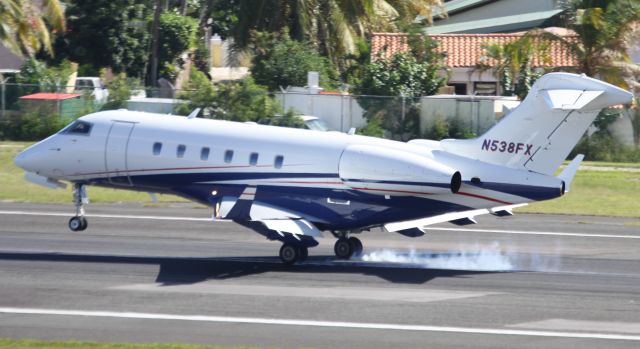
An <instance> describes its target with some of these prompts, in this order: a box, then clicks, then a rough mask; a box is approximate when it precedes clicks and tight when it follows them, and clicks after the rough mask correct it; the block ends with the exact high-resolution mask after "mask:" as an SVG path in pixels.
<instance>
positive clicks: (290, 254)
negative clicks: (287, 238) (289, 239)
mask: <svg viewBox="0 0 640 349" xmlns="http://www.w3.org/2000/svg"><path fill="white" fill-rule="evenodd" d="M299 254H300V253H299V248H298V247H296V246H293V245H291V244H283V245H282V247H280V259H281V260H282V262H283V263H284V264H293V263H295V262H296V261H297V260H298V255H299Z"/></svg>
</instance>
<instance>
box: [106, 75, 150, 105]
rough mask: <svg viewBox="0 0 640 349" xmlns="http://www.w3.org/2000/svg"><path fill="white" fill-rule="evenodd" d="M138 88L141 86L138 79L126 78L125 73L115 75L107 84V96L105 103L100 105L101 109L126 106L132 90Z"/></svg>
mask: <svg viewBox="0 0 640 349" xmlns="http://www.w3.org/2000/svg"><path fill="white" fill-rule="evenodd" d="M140 88H142V84H141V83H140V80H138V79H134V78H127V75H126V74H125V73H120V74H118V75H116V76H115V77H114V78H113V80H111V82H110V83H109V85H108V89H109V97H108V99H107V103H106V104H105V105H103V106H102V108H101V110H113V109H120V108H124V107H126V105H127V101H128V100H129V98H131V93H132V91H133V90H135V89H140Z"/></svg>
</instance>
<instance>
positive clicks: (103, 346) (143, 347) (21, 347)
mask: <svg viewBox="0 0 640 349" xmlns="http://www.w3.org/2000/svg"><path fill="white" fill-rule="evenodd" d="M249 348H253V347H219V346H203V345H189V344H156V343H154V344H130V343H98V342H79V341H43V340H35V339H0V349H249Z"/></svg>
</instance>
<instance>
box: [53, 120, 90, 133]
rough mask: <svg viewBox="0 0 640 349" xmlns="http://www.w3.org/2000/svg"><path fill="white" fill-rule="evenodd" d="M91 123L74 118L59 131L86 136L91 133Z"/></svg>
mask: <svg viewBox="0 0 640 349" xmlns="http://www.w3.org/2000/svg"><path fill="white" fill-rule="evenodd" d="M91 126H92V124H91V123H88V122H86V121H81V120H76V121H74V122H73V123H71V124H70V125H69V126H67V127H65V128H63V129H62V130H61V131H60V132H59V133H61V134H74V135H85V136H88V135H89V133H91Z"/></svg>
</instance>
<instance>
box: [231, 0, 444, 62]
mask: <svg viewBox="0 0 640 349" xmlns="http://www.w3.org/2000/svg"><path fill="white" fill-rule="evenodd" d="M238 1H239V4H238V9H239V10H238V22H237V23H236V24H235V25H234V27H233V28H232V30H231V36H232V37H233V39H234V44H235V47H236V49H238V50H243V49H246V48H247V47H248V46H249V44H250V41H251V33H252V31H259V32H272V33H279V32H281V31H282V30H283V29H284V28H286V29H287V30H288V32H289V34H290V36H291V38H292V39H294V40H297V41H307V42H309V43H311V44H312V45H314V46H315V47H316V49H317V51H318V52H319V53H320V54H321V55H323V56H325V57H328V58H329V59H330V60H331V61H332V62H333V63H334V64H335V65H336V66H338V67H339V68H340V70H343V69H344V68H345V67H344V62H342V58H343V57H344V56H345V55H346V54H348V53H352V52H354V49H355V42H356V40H357V39H358V38H364V37H365V35H366V34H367V33H370V32H372V31H376V30H378V31H390V30H396V29H397V23H399V22H411V21H413V20H415V19H416V16H418V15H420V16H422V17H421V18H424V20H425V21H431V19H432V16H433V9H434V7H439V8H442V4H443V1H442V0H387V1H385V0H358V1H356V0H238Z"/></svg>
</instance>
